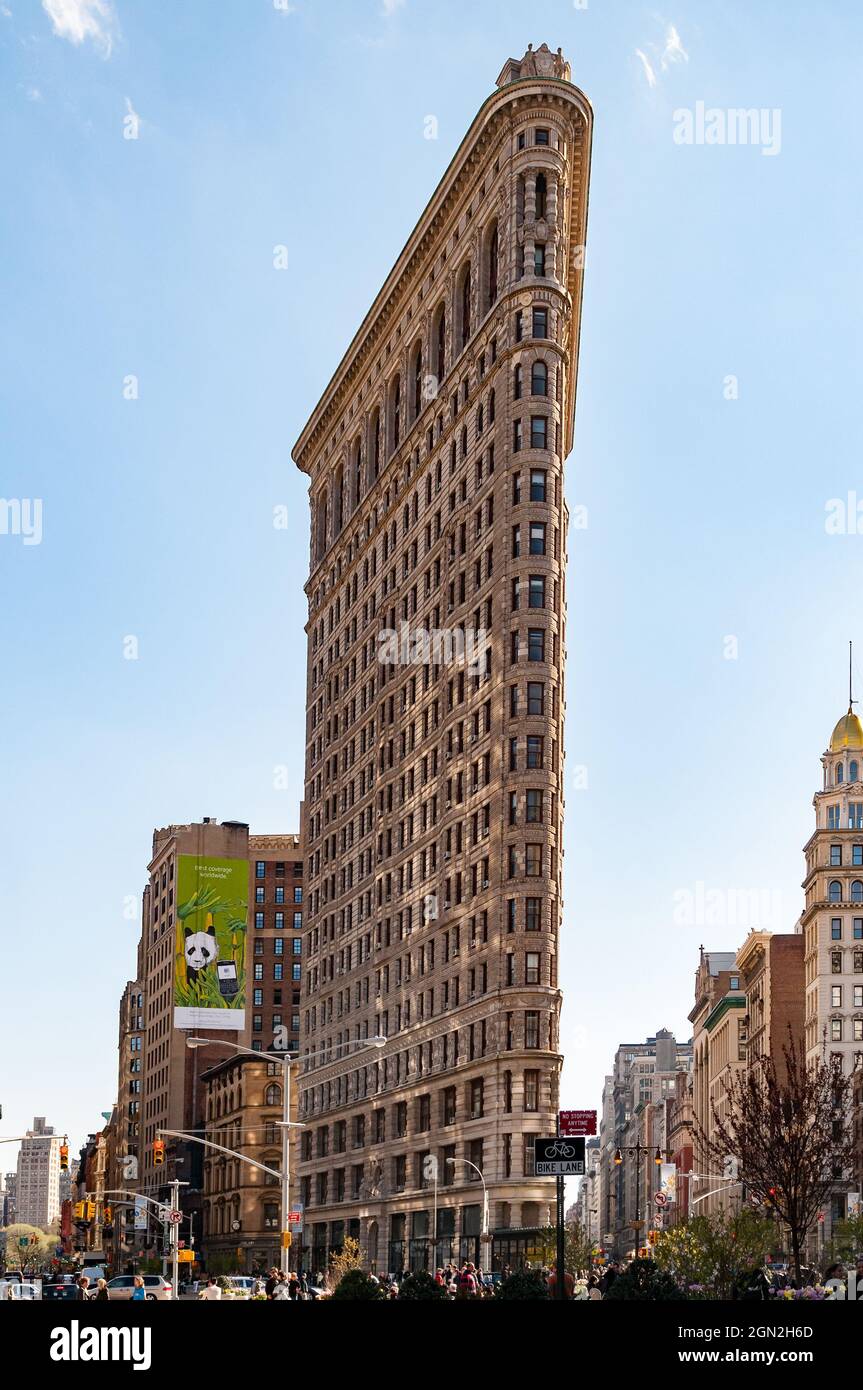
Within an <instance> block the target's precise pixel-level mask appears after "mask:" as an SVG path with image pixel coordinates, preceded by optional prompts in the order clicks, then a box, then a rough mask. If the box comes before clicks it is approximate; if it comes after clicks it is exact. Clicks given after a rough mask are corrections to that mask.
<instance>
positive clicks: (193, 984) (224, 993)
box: [174, 854, 249, 1032]
mask: <svg viewBox="0 0 863 1390" xmlns="http://www.w3.org/2000/svg"><path fill="white" fill-rule="evenodd" d="M248 893H249V865H248V862H247V861H246V860H245V859H208V858H206V857H204V856H203V855H197V854H181V855H180V856H179V861H178V864H177V925H176V928H175V945H174V1027H175V1028H224V1029H231V1030H233V1031H236V1032H240V1031H241V1030H242V1028H243V1024H244V1019H245V1006H246V920H247V909H248Z"/></svg>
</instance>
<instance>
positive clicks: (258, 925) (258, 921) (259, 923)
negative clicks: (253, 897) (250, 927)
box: [255, 912, 264, 931]
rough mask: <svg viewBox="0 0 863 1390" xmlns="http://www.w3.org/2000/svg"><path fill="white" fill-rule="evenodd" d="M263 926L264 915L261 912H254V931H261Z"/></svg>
mask: <svg viewBox="0 0 863 1390" xmlns="http://www.w3.org/2000/svg"><path fill="white" fill-rule="evenodd" d="M263 925H264V914H263V912H256V913H255V930H256V931H261V929H262V928H263Z"/></svg>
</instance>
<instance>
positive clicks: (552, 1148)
mask: <svg viewBox="0 0 863 1390" xmlns="http://www.w3.org/2000/svg"><path fill="white" fill-rule="evenodd" d="M575 1155H576V1150H575V1149H574V1148H573V1147H572V1145H571V1144H567V1142H566V1140H565V1139H556V1140H555V1142H554V1143H553V1144H548V1145H547V1146H546V1150H545V1157H546V1158H547V1159H551V1158H575Z"/></svg>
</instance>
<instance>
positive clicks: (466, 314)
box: [461, 261, 470, 347]
mask: <svg viewBox="0 0 863 1390" xmlns="http://www.w3.org/2000/svg"><path fill="white" fill-rule="evenodd" d="M469 337H470V261H468V263H467V266H466V268H465V272H464V277H463V279H462V282H461V345H462V347H466V345H467V341H468V338H469Z"/></svg>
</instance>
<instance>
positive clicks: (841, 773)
mask: <svg viewBox="0 0 863 1390" xmlns="http://www.w3.org/2000/svg"><path fill="white" fill-rule="evenodd" d="M844 780H845V769H844V767H843V766H842V764H841V763H838V764H837V766H836V781H837V782H844Z"/></svg>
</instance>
